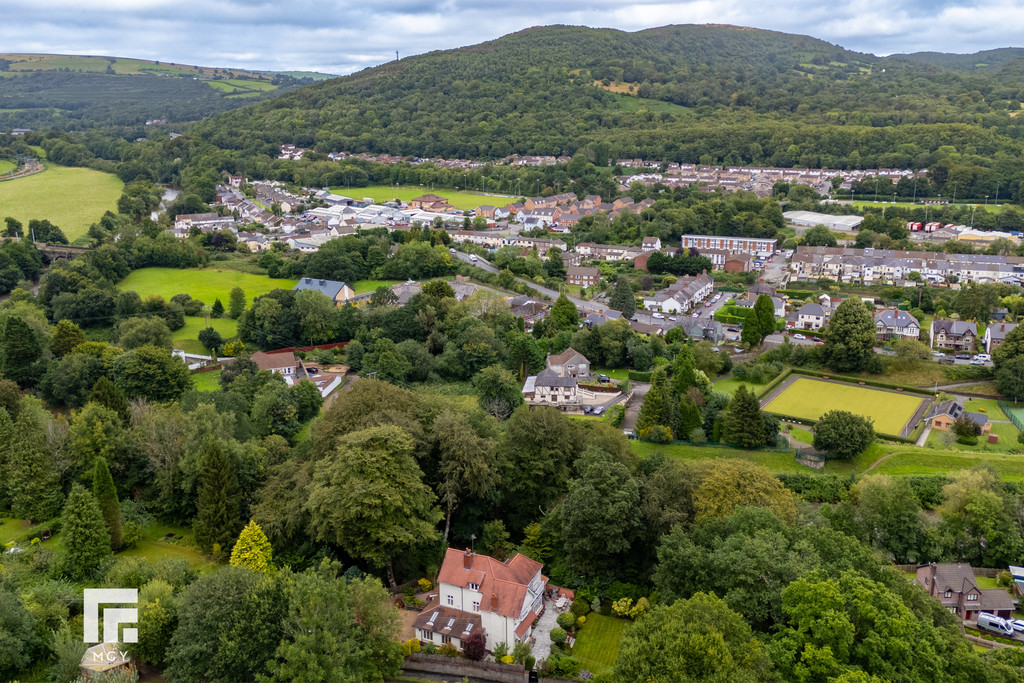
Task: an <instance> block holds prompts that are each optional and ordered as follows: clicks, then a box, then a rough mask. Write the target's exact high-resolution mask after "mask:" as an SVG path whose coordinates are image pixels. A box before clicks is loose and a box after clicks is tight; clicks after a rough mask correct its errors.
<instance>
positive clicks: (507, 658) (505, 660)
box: [498, 655, 513, 664]
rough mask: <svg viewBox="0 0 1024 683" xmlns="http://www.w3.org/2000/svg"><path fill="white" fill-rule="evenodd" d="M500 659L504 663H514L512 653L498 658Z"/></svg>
mask: <svg viewBox="0 0 1024 683" xmlns="http://www.w3.org/2000/svg"><path fill="white" fill-rule="evenodd" d="M498 661H499V662H501V663H502V664H512V663H513V662H512V655H504V656H503V657H501V658H500V659H498Z"/></svg>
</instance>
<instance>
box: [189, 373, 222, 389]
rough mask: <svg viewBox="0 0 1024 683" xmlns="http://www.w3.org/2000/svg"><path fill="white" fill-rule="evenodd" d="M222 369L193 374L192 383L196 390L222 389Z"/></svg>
mask: <svg viewBox="0 0 1024 683" xmlns="http://www.w3.org/2000/svg"><path fill="white" fill-rule="evenodd" d="M220 373H221V370H211V371H210V372H197V373H195V374H193V375H192V385H193V386H194V387H195V390H196V391H217V390H218V389H220Z"/></svg>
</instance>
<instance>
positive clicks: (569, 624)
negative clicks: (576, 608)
mask: <svg viewBox="0 0 1024 683" xmlns="http://www.w3.org/2000/svg"><path fill="white" fill-rule="evenodd" d="M555 622H556V623H557V624H558V625H559V626H561V627H562V628H564V629H565V630H566V631H572V630H573V628H575V626H576V615H575V614H573V613H572V612H562V613H561V614H559V615H558V617H557V618H556V619H555Z"/></svg>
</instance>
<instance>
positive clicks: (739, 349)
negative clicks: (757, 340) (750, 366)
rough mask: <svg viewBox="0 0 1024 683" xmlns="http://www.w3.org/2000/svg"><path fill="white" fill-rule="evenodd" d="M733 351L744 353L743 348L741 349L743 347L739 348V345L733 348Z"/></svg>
mask: <svg viewBox="0 0 1024 683" xmlns="http://www.w3.org/2000/svg"><path fill="white" fill-rule="evenodd" d="M732 352H733V353H743V349H741V348H739V347H738V346H737V347H736V348H735V349H733V350H732Z"/></svg>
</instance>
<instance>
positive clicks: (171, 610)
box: [127, 579, 178, 668]
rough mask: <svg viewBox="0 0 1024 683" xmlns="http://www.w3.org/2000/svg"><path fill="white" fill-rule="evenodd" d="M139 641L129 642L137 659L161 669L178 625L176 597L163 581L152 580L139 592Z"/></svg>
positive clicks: (131, 653)
mask: <svg viewBox="0 0 1024 683" xmlns="http://www.w3.org/2000/svg"><path fill="white" fill-rule="evenodd" d="M138 610H139V627H138V632H139V634H138V638H139V639H138V642H137V643H131V644H128V645H127V647H128V652H129V654H130V655H131V656H132V657H133V658H135V659H138V660H139V661H142V662H145V663H147V664H152V665H153V666H156V667H160V668H163V667H164V666H165V665H166V663H167V651H168V649H169V648H170V646H171V639H172V638H173V637H174V631H175V629H176V628H177V626H178V599H177V597H176V596H175V595H174V589H173V588H172V587H171V585H170V584H168V583H167V582H166V581H162V580H160V579H153V580H152V581H150V582H149V583H147V584H146V585H145V586H143V587H142V589H141V590H140V591H139V607H138Z"/></svg>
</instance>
